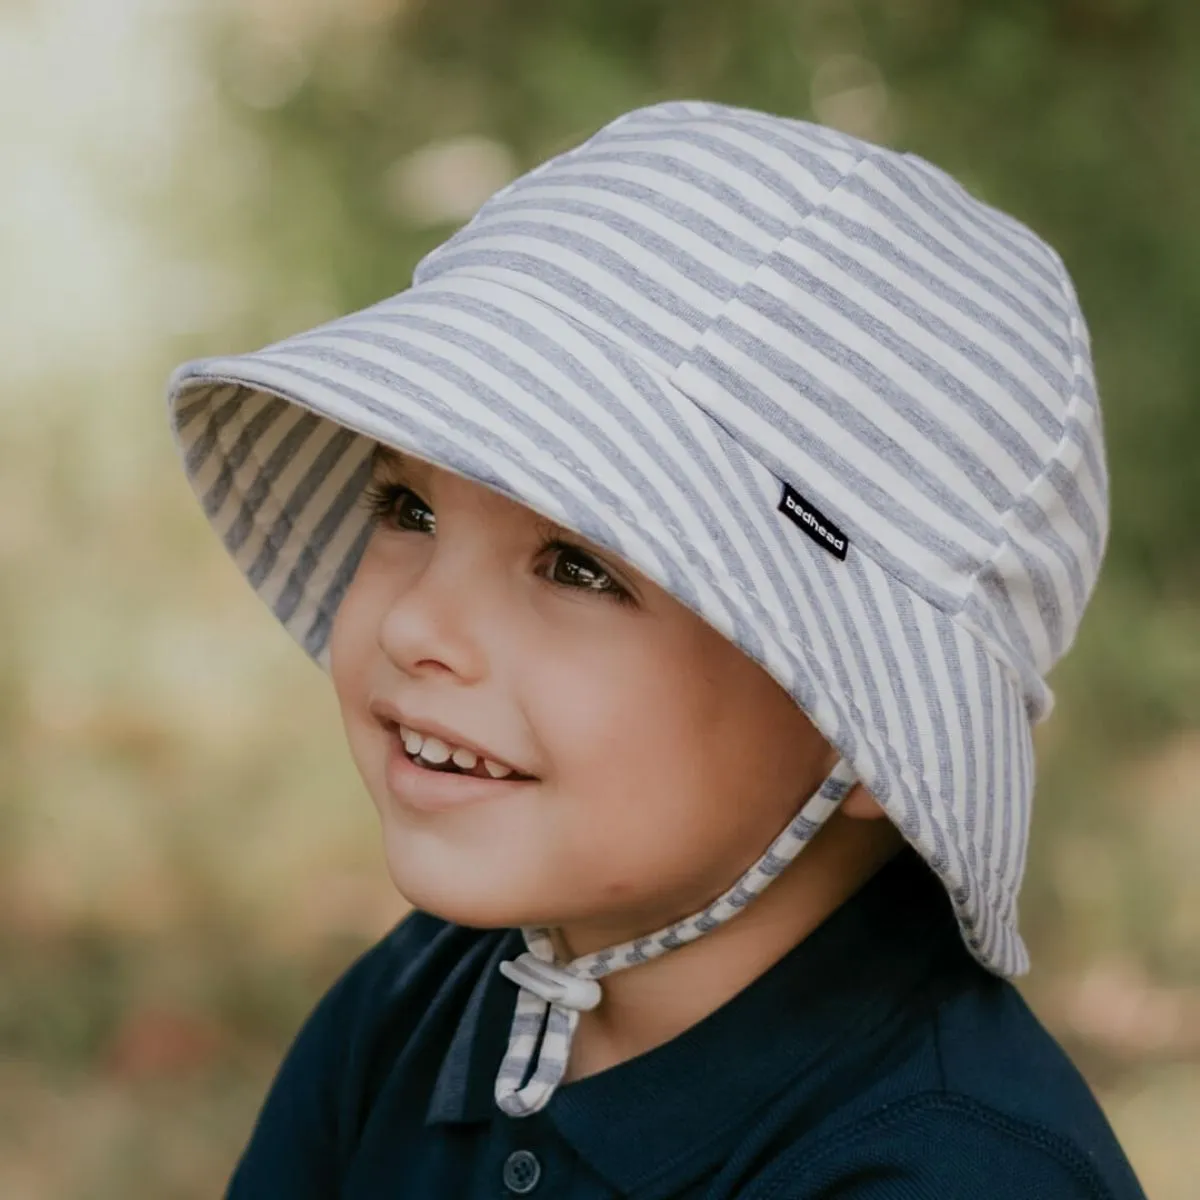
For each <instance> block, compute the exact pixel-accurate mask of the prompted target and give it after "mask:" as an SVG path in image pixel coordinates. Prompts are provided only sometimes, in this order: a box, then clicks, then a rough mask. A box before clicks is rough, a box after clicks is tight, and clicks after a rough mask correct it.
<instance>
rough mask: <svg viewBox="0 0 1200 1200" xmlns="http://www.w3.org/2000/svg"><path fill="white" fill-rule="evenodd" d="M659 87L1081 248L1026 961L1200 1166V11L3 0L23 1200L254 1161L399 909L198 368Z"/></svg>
mask: <svg viewBox="0 0 1200 1200" xmlns="http://www.w3.org/2000/svg"><path fill="white" fill-rule="evenodd" d="M667 97H689V98H697V97H703V98H711V99H717V100H724V101H728V102H732V103H737V104H746V105H752V106H756V107H762V108H766V109H769V110H773V111H775V112H778V113H782V114H787V115H793V116H799V117H805V118H809V119H816V120H819V121H822V122H825V123H827V124H830V125H834V126H837V127H839V128H842V129H845V130H847V131H849V132H852V133H856V134H860V135H863V136H866V137H868V138H871V139H873V140H878V141H882V142H886V143H888V144H891V145H895V146H898V147H903V148H906V149H911V150H914V151H916V152H918V153H920V154H922V155H925V156H926V157H928V158H930V159H932V160H933V161H934V162H936V163H938V164H939V165H941V166H943V167H945V168H946V169H948V170H949V171H950V172H951V173H953V174H955V175H956V176H958V177H959V178H960V179H961V180H962V181H963V182H964V183H965V184H966V185H967V186H968V187H969V188H971V189H972V190H973V191H974V192H975V193H976V194H977V195H979V196H980V197H982V198H983V199H985V200H988V201H990V202H991V203H994V204H996V205H999V206H1000V207H1002V208H1004V209H1007V210H1009V211H1011V212H1013V213H1014V214H1015V215H1017V216H1019V217H1020V218H1022V219H1023V220H1025V221H1026V222H1027V223H1029V224H1030V225H1032V226H1033V228H1034V229H1036V230H1037V231H1038V232H1039V233H1041V234H1042V235H1043V236H1044V237H1046V238H1047V239H1048V240H1049V241H1050V242H1051V243H1052V244H1053V245H1055V246H1056V247H1057V248H1058V249H1059V250H1060V252H1061V253H1062V255H1063V257H1064V258H1065V260H1066V262H1067V264H1068V267H1069V268H1070V269H1071V271H1072V274H1073V275H1074V277H1075V279H1076V282H1077V284H1078V289H1079V292H1080V295H1081V298H1082V301H1083V305H1084V309H1085V311H1086V312H1087V313H1088V316H1089V320H1090V324H1091V329H1092V335H1093V341H1094V349H1095V357H1096V362H1097V370H1098V373H1099V380H1100V385H1101V393H1102V397H1103V400H1104V405H1105V412H1106V428H1107V435H1108V441H1109V455H1110V467H1111V471H1112V492H1113V504H1114V520H1113V531H1112V537H1111V540H1110V543H1109V552H1108V557H1107V561H1106V565H1105V570H1104V573H1103V575H1102V578H1101V582H1100V585H1099V587H1098V589H1097V592H1096V595H1095V598H1094V600H1093V602H1092V606H1091V608H1090V610H1089V613H1088V615H1087V617H1086V618H1085V620H1084V624H1083V629H1082V631H1081V633H1080V635H1079V638H1078V640H1077V642H1076V644H1075V647H1074V649H1073V650H1072V652H1071V653H1070V655H1069V656H1068V658H1067V660H1066V661H1065V662H1064V663H1063V664H1062V665H1061V666H1060V667H1059V668H1058V669H1057V670H1056V672H1055V673H1054V675H1053V676H1052V677H1051V683H1052V685H1053V686H1054V687H1055V690H1056V692H1057V695H1058V708H1057V711H1056V713H1055V714H1054V716H1053V717H1052V718H1051V720H1050V721H1049V722H1048V723H1047V724H1046V725H1044V726H1042V727H1040V728H1039V730H1038V749H1039V755H1040V760H1039V761H1040V768H1039V771H1040V774H1039V784H1038V792H1037V802H1036V804H1035V808H1034V834H1033V849H1032V851H1031V857H1030V862H1029V871H1028V876H1027V883H1026V887H1025V890H1024V892H1023V898H1022V924H1023V929H1024V931H1025V934H1026V938H1027V940H1028V942H1029V944H1030V948H1031V951H1032V955H1033V962H1034V968H1033V971H1032V973H1031V974H1030V975H1029V976H1027V977H1025V978H1024V979H1023V980H1021V981H1020V985H1019V986H1020V987H1021V989H1022V991H1023V992H1024V993H1025V995H1026V996H1027V997H1028V999H1029V1000H1030V1003H1031V1004H1032V1005H1033V1006H1034V1008H1035V1010H1036V1011H1037V1012H1038V1013H1039V1015H1040V1016H1041V1017H1042V1019H1043V1020H1044V1021H1045V1023H1046V1024H1047V1025H1048V1026H1049V1027H1050V1028H1051V1030H1052V1031H1053V1032H1054V1033H1055V1035H1056V1036H1057V1037H1058V1038H1059V1039H1060V1040H1061V1041H1062V1042H1063V1043H1064V1045H1066V1047H1067V1048H1068V1050H1069V1051H1070V1053H1071V1054H1072V1055H1073V1056H1074V1058H1075V1060H1076V1061H1077V1063H1078V1064H1079V1065H1080V1067H1081V1069H1082V1070H1083V1071H1084V1073H1085V1075H1086V1076H1087V1078H1088V1079H1089V1081H1090V1082H1091V1084H1092V1086H1093V1087H1094V1088H1095V1090H1096V1091H1097V1093H1098V1095H1099V1096H1100V1099H1101V1102H1102V1104H1103V1105H1104V1108H1105V1110H1106V1112H1107V1113H1108V1115H1109V1117H1110V1119H1111V1121H1112V1123H1113V1125H1114V1127H1115V1128H1116V1130H1117V1133H1118V1135H1119V1136H1120V1138H1121V1139H1122V1141H1123V1143H1124V1145H1125V1147H1126V1148H1127V1151H1128V1153H1129V1156H1130V1158H1131V1159H1132V1161H1133V1163H1134V1165H1135V1168H1136V1169H1137V1170H1138V1172H1139V1174H1140V1175H1141V1177H1142V1179H1143V1181H1144V1183H1145V1186H1146V1189H1147V1193H1148V1195H1149V1196H1150V1197H1151V1200H1185V1198H1188V1200H1195V1197H1196V1195H1197V1186H1198V1185H1197V1183H1196V1180H1197V1178H1200V1138H1197V1136H1196V1134H1197V1131H1200V532H1198V531H1200V466H1198V461H1200V338H1198V337H1197V334H1196V330H1197V328H1198V326H1200V221H1198V220H1197V214H1198V213H1200V154H1198V153H1197V147H1200V5H1197V4H1196V3H1195V2H1194V0H970V2H968V0H903V2H900V0H891V2H888V0H857V2H855V0H737V3H733V2H732V0H604V2H603V3H600V2H599V0H437V2H436V3H434V2H432V0H425V2H420V0H236V2H234V0H0V184H2V186H0V269H2V271H3V276H2V279H3V285H2V286H0V316H2V321H0V349H2V353H0V629H2V630H3V633H0V1196H3V1197H5V1200H50V1198H54V1200H85V1198H86V1200H106V1198H108V1197H121V1198H123V1200H125V1198H128V1197H156V1198H163V1200H192V1198H197V1200H198V1198H200V1197H209V1196H214V1195H217V1194H219V1193H220V1190H221V1189H222V1188H223V1186H224V1183H225V1181H226V1179H227V1177H228V1175H229V1173H230V1171H231V1169H232V1167H233V1164H234V1161H235V1159H236V1157H237V1155H238V1154H239V1153H240V1151H241V1149H242V1147H243V1145H244V1143H245V1140H246V1138H247V1137H248V1136H249V1132H250V1128H251V1125H252V1123H253V1120H254V1118H255V1116H256V1114H257V1111H258V1107H259V1105H260V1103H261V1101H262V1098H263V1095H264V1093H265V1090H266V1088H267V1086H268V1084H269V1083H270V1080H271V1077H272V1075H273V1073H274V1071H275V1069H276V1067H277V1066H278V1064H279V1061H280V1059H281V1057H282V1055H283V1054H284V1052H285V1051H286V1049H287V1047H288V1045H289V1043H290V1041H291V1038H292V1036H293V1035H294V1033H295V1032H296V1029H297V1028H298V1026H299V1024H300V1022H301V1021H302V1020H303V1018H304V1017H305V1015H306V1014H307V1013H308V1012H309V1011H310V1009H311V1008H312V1006H313V1005H314V1004H315V1003H316V1001H317V999H318V998H319V996H320V995H321V994H322V993H323V992H324V990H325V989H326V988H327V987H328V986H329V984H330V983H331V982H332V981H333V980H334V978H336V976H337V975H338V974H340V973H341V971H342V970H344V969H345V967H346V966H347V965H348V964H349V963H350V961H351V960H352V959H353V958H354V957H355V956H356V955H357V954H358V952H359V951H360V950H362V949H365V948H366V947H367V946H368V945H370V944H371V943H373V942H374V941H375V940H376V939H377V938H379V937H380V936H382V935H383V933H384V932H385V931H386V930H387V929H388V928H390V926H391V925H392V924H393V923H394V922H395V921H396V920H398V919H399V918H400V916H402V915H403V913H404V911H405V908H404V903H403V901H402V900H401V898H400V897H398V896H397V895H396V894H395V893H394V891H393V889H392V887H391V884H390V881H389V880H388V877H387V873H386V869H385V866H384V861H383V856H382V852H381V850H380V847H379V843H378V834H377V826H376V822H375V818H374V813H373V809H372V808H371V805H370V802H369V799H368V798H367V796H366V794H365V792H364V791H363V790H362V788H361V785H360V783H359V781H358V779H357V776H356V775H355V773H354V770H353V767H352V765H351V763H350V760H349V755H348V752H347V751H346V749H345V748H344V744H343V740H342V731H341V725H340V718H339V715H338V712H337V708H336V705H335V702H334V698H333V694H332V689H331V688H330V687H329V685H328V683H327V681H326V679H325V677H324V676H322V675H321V674H320V672H318V671H317V670H316V668H314V667H313V666H312V665H311V664H310V663H308V662H307V660H305V658H304V656H303V655H302V654H301V653H300V652H299V651H298V650H297V649H296V647H295V646H294V645H293V644H292V642H291V641H290V639H289V638H288V637H287V635H286V634H284V633H283V631H282V630H281V629H280V628H278V627H277V626H276V624H275V622H274V620H273V619H272V618H271V617H270V615H269V614H268V612H267V610H266V608H265V607H264V606H262V604H261V602H260V601H258V600H257V599H256V598H255V597H254V596H253V595H252V593H251V592H250V590H249V588H248V587H246V585H245V584H244V583H243V581H242V579H241V577H240V576H239V575H238V574H237V572H236V570H235V568H234V567H233V566H232V564H231V563H230V562H229V561H228V560H227V559H226V557H225V553H224V551H223V549H222V548H221V547H220V545H219V543H218V541H217V539H216V538H215V536H214V535H213V534H212V533H211V532H210V530H209V528H208V526H207V525H206V523H205V522H204V519H203V517H202V515H201V513H200V510H199V507H198V506H197V505H196V503H195V501H194V500H193V498H192V496H191V493H190V491H189V490H188V488H187V485H186V483H185V481H184V476H183V472H182V469H181V467H180V465H179V463H178V461H177V458H176V452H175V450H174V447H173V445H172V442H171V439H170V435H169V432H168V428H167V422H166V411H165V403H164V385H165V381H166V377H167V375H168V373H169V371H170V370H171V368H172V367H173V366H174V365H176V363H178V362H180V361H182V360H183V359H185V358H188V357H193V356H197V355H201V354H208V353H214V354H215V353H224V352H227V351H235V350H245V349H250V348H253V347H256V346H258V345H262V344H264V343H265V342H267V341H270V340H274V339H275V338H277V337H282V336H284V335H286V334H288V333H292V332H295V331H298V330H300V329H302V328H307V327H309V326H311V325H313V324H316V323H318V322H320V321H323V320H325V319H327V318H331V317H334V316H336V315H338V314H341V313H344V312H348V311H350V310H352V309H356V308H359V307H361V306H363V305H366V304H369V303H371V302H373V301H375V300H378V299H381V298H383V297H385V296H387V295H391V294H392V293H394V292H396V291H398V290H400V289H401V288H402V287H404V286H406V285H407V284H408V281H409V276H410V272H411V269H412V266H413V264H414V263H415V261H416V259H417V258H418V257H419V256H420V255H421V254H422V253H423V252H424V251H425V250H426V249H428V248H430V247H431V246H433V245H434V244H436V243H437V242H439V241H441V240H442V239H444V238H445V237H446V236H447V235H448V234H449V233H450V232H451V231H452V230H453V229H454V228H455V227H456V226H457V225H458V224H459V223H461V222H462V221H463V220H465V219H466V218H467V217H468V216H469V215H470V214H471V213H472V212H473V211H474V209H475V208H476V207H477V206H478V204H479V203H480V202H481V201H482V200H483V199H484V198H485V197H486V196H487V195H488V194H489V193H490V192H491V191H493V190H494V189H495V188H497V187H499V186H500V185H502V184H503V183H505V182H506V181H507V180H508V179H510V178H511V177H513V176H514V175H516V174H517V173H519V172H520V171H522V170H524V169H526V168H528V167H530V166H532V165H533V164H534V163H536V162H538V161H539V160H541V159H543V158H544V157H546V156H547V155H549V154H551V153H554V152H556V151H558V150H560V149H563V148H565V147H566V146H568V145H570V144H572V143H574V142H576V141H578V140H580V139H582V138H583V137H585V136H586V135H587V134H589V133H590V132H592V131H593V130H594V129H596V128H597V127H598V126H600V125H601V124H602V123H604V122H605V121H607V120H608V119H609V118H611V117H613V116H615V115H617V114H618V113H619V112H621V111H623V110H625V109H627V108H630V107H633V106H635V105H639V104H644V103H648V102H651V101H653V100H657V99H663V98H667Z"/></svg>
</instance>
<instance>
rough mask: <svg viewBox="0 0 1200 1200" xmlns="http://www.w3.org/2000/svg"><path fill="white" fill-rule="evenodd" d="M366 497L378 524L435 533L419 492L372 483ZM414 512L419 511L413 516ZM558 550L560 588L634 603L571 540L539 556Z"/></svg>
mask: <svg viewBox="0 0 1200 1200" xmlns="http://www.w3.org/2000/svg"><path fill="white" fill-rule="evenodd" d="M364 500H365V503H366V506H367V508H368V509H369V510H370V513H371V520H372V521H373V522H374V523H375V524H376V525H382V526H384V527H387V528H391V529H395V530H397V531H401V532H410V533H433V532H435V531H436V527H437V517H436V515H435V514H434V513H433V511H432V510H431V509H430V508H429V506H428V505H427V504H426V503H425V502H424V501H423V500H422V499H421V497H420V496H418V495H417V494H416V492H414V491H412V490H411V489H410V488H407V487H404V486H403V485H402V484H397V483H379V482H373V483H371V484H369V485H368V486H367V488H366V491H365V493H364ZM422 510H423V511H424V512H425V513H427V514H428V518H429V523H428V524H427V525H425V526H422V524H421V518H420V513H421V511H422ZM414 512H415V513H416V514H417V515H416V516H413V514H414ZM548 551H551V552H554V554H555V557H554V560H553V561H554V566H556V567H559V568H561V569H560V570H559V571H558V572H557V577H556V572H555V570H554V568H553V567H552V568H551V570H550V571H549V572H548V573H547V574H548V578H549V580H550V582H551V583H554V584H556V585H557V586H559V587H566V588H574V589H577V590H582V591H589V592H597V593H599V594H601V595H610V596H611V597H612V598H613V599H614V600H616V601H617V602H618V603H620V604H631V603H632V602H633V597H632V596H631V595H630V593H629V592H628V591H626V589H625V588H623V587H622V586H621V585H620V584H619V583H617V581H616V580H615V579H613V577H612V576H611V575H610V574H609V573H608V572H607V571H606V570H605V569H604V568H603V567H602V566H601V565H600V564H599V563H598V562H597V561H596V560H595V559H594V558H593V557H592V556H591V555H590V554H588V553H587V552H586V551H584V550H581V549H580V548H579V547H578V546H572V545H571V544H570V543H569V542H564V541H561V540H559V539H552V540H550V541H547V542H545V543H543V544H542V545H541V546H540V547H539V549H538V557H541V556H542V555H543V554H546V553H547V552H548Z"/></svg>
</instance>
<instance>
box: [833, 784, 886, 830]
mask: <svg viewBox="0 0 1200 1200" xmlns="http://www.w3.org/2000/svg"><path fill="white" fill-rule="evenodd" d="M838 811H839V812H843V813H845V814H846V816H848V817H853V818H855V819H856V820H859V821H878V820H879V819H880V817H886V816H887V813H885V812H884V811H883V809H882V808H880V807H879V801H878V800H876V799H875V797H874V796H872V795H871V793H870V792H868V791H867V789H866V788H865V787H863V785H862V784H861V783H856V784H855V785H854V786H853V787H852V788H851V789H850V792H849V794H848V795H847V796H846V798H845V800H843V801H842V802H841V804H839V805H838Z"/></svg>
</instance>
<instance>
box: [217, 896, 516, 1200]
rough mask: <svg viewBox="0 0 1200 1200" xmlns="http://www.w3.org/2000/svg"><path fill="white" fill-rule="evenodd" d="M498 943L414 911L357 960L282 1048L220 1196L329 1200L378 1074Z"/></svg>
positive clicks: (489, 936)
mask: <svg viewBox="0 0 1200 1200" xmlns="http://www.w3.org/2000/svg"><path fill="white" fill-rule="evenodd" d="M497 936H499V935H498V934H497V933H495V932H493V931H485V930H477V929H470V928H467V927H464V926H461V925H455V924H452V923H449V922H447V921H444V920H442V919H441V918H438V917H435V916H433V915H431V914H429V913H426V912H422V911H421V910H419V909H414V910H413V911H412V912H410V913H408V914H407V915H406V916H405V917H403V918H402V919H401V920H400V921H399V922H398V923H397V924H396V925H395V926H394V927H393V928H392V929H391V930H389V932H388V933H387V934H385V935H384V936H383V937H382V938H380V939H379V941H378V942H376V943H375V944H374V945H373V946H370V947H369V948H368V949H366V950H365V951H363V952H362V953H361V954H360V955H359V956H358V957H357V958H356V959H355V960H354V961H353V962H352V963H351V964H350V965H349V966H348V967H347V968H346V969H345V970H344V971H343V972H342V974H341V975H340V976H339V977H338V978H337V979H336V980H335V981H334V983H333V984H332V985H331V986H330V987H329V989H328V990H327V991H326V992H325V994H324V995H323V996H322V997H321V998H320V999H319V1000H318V1001H317V1003H316V1005H315V1006H314V1008H313V1009H312V1011H311V1012H310V1013H309V1015H308V1016H307V1017H306V1018H305V1020H304V1022H303V1023H302V1024H301V1026H300V1029H299V1030H298V1032H297V1033H296V1035H295V1037H294V1038H293V1040H292V1043H291V1045H290V1046H289V1047H288V1050H287V1052H286V1053H285V1055H284V1058H283V1060H282V1062H281V1063H280V1065H279V1067H278V1069H277V1071H276V1073H275V1076H274V1078H273V1080H272V1082H271V1084H270V1087H269V1089H268V1091H267V1095H266V1098H265V1100H264V1102H263V1104H262V1107H261V1109H260V1111H259V1114H258V1117H257V1120H256V1122H255V1124H254V1128H253V1130H252V1132H251V1135H250V1139H249V1142H248V1143H247V1145H246V1147H245V1149H244V1151H243V1153H242V1156H241V1158H240V1159H239V1161H238V1163H237V1165H236V1167H235V1170H234V1173H233V1176H232V1178H231V1179H230V1183H229V1190H228V1192H227V1193H226V1195H227V1197H229V1198H238V1200H240V1198H241V1197H247V1198H248V1197H252V1196H253V1197H256V1198H258V1197H264V1196H276V1195H279V1196H283V1195H286V1196H288V1197H293V1198H295V1200H306V1198H316V1197H325V1196H332V1195H336V1194H337V1181H338V1179H339V1178H340V1176H341V1173H342V1170H343V1169H344V1166H345V1163H346V1161H347V1159H348V1157H349V1155H350V1154H351V1153H352V1147H353V1145H354V1143H355V1142H356V1140H357V1137H358V1134H359V1132H360V1126H361V1123H362V1121H363V1120H365V1118H366V1115H367V1114H368V1112H369V1109H370V1103H371V1097H372V1096H373V1095H374V1094H375V1093H376V1092H377V1090H378V1089H379V1088H380V1087H381V1086H382V1084H383V1082H384V1077H385V1073H386V1072H387V1071H388V1070H390V1069H391V1068H392V1067H393V1066H394V1064H395V1061H396V1059H397V1058H398V1057H399V1058H402V1057H403V1052H404V1049H405V1044H406V1043H407V1042H408V1041H409V1040H410V1039H412V1038H413V1037H414V1035H415V1034H416V1033H417V1032H418V1030H419V1028H420V1026H421V1022H422V1020H423V1019H425V1018H426V1017H427V1016H428V1015H429V1014H430V1013H431V1012H432V1011H436V1010H437V1009H438V1008H439V1007H440V1005H439V1003H437V1002H439V1001H441V1000H443V999H444V993H445V991H446V990H447V988H448V987H449V988H451V989H452V988H453V985H454V982H455V980H456V979H463V978H464V977H465V976H467V975H468V974H469V973H470V971H469V968H470V965H472V964H473V963H474V961H475V960H476V957H477V956H476V955H475V954H473V953H472V952H471V951H472V949H473V948H474V947H476V946H477V945H478V943H479V942H480V941H488V940H489V939H490V940H494V939H495V938H496V937H497ZM385 1043H386V1044H385Z"/></svg>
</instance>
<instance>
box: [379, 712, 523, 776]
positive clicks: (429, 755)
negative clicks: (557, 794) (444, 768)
mask: <svg viewBox="0 0 1200 1200" xmlns="http://www.w3.org/2000/svg"><path fill="white" fill-rule="evenodd" d="M400 740H401V741H402V742H403V743H404V749H405V750H406V751H407V752H408V753H409V754H410V755H412V756H413V757H414V758H418V757H419V758H422V759H424V760H425V762H427V763H430V764H432V765H433V766H440V765H441V764H442V763H444V762H446V761H447V760H449V759H453V761H454V765H455V766H456V767H460V768H461V769H462V770H463V771H465V772H468V773H473V772H475V768H476V766H477V765H478V763H479V755H478V754H476V753H475V751H474V750H468V749H467V748H466V747H465V746H455V747H454V748H453V749H451V747H450V746H449V745H448V744H447V743H446V742H443V741H442V739H441V738H437V737H434V736H433V735H432V734H429V735H425V734H421V733H418V732H417V731H416V730H415V729H406V728H405V727H404V726H403V725H402V726H401V727H400ZM483 767H484V770H485V771H486V772H487V774H488V775H490V776H491V777H492V778H493V779H503V778H504V777H505V776H506V775H511V774H513V771H512V768H511V767H506V766H503V765H502V764H501V763H498V762H494V761H493V760H492V759H490V758H485V759H484V760H483Z"/></svg>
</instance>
